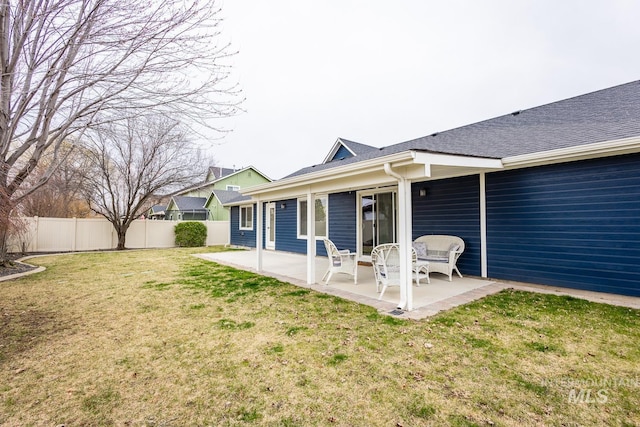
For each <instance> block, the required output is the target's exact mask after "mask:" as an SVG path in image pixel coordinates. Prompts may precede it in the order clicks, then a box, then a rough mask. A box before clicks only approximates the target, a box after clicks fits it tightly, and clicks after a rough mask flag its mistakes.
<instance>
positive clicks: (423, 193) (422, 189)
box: [419, 188, 427, 197]
mask: <svg viewBox="0 0 640 427" xmlns="http://www.w3.org/2000/svg"><path fill="white" fill-rule="evenodd" d="M419 194H420V197H425V196H426V195H427V189H426V188H421V189H420V193H419Z"/></svg>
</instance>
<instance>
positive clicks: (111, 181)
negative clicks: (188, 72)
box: [85, 117, 204, 249]
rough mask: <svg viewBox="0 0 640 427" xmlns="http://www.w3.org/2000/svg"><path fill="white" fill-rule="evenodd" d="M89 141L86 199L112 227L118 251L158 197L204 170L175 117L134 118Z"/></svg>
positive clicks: (91, 136)
mask: <svg viewBox="0 0 640 427" xmlns="http://www.w3.org/2000/svg"><path fill="white" fill-rule="evenodd" d="M87 139H88V140H89V142H88V150H87V151H88V152H89V153H90V155H89V156H90V157H89V158H90V164H91V167H90V168H88V169H87V176H86V177H85V180H86V183H87V196H88V198H89V200H90V202H91V208H92V209H93V210H94V211H95V212H96V213H98V214H100V215H102V216H104V217H105V218H107V219H108V220H109V222H111V224H113V227H114V228H115V230H116V232H117V234H118V246H117V248H118V249H124V248H125V237H126V234H127V230H128V229H129V226H130V225H131V223H132V222H133V220H134V219H136V218H138V217H139V216H140V215H141V214H142V213H143V211H144V210H145V209H146V208H147V207H148V201H149V200H150V199H151V198H152V197H153V196H154V194H157V193H160V192H163V191H164V192H167V191H171V190H176V189H178V188H180V187H184V186H186V185H190V184H193V183H194V182H195V181H197V180H198V179H199V178H200V175H201V173H202V170H203V168H204V163H203V162H202V161H201V159H200V156H199V152H198V150H197V148H196V147H195V146H193V145H190V144H189V141H188V140H187V138H186V136H185V132H184V130H183V129H181V128H180V126H179V124H178V122H177V121H175V120H173V119H168V118H162V117H138V118H130V119H127V120H125V121H122V122H115V123H111V124H109V125H105V126H103V127H102V129H100V130H99V131H98V132H91V133H88V134H87ZM190 147H192V148H190Z"/></svg>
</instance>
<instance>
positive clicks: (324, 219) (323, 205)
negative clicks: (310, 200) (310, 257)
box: [298, 195, 329, 239]
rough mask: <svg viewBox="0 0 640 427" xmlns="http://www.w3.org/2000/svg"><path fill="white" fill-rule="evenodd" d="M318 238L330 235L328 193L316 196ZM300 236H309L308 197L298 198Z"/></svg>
mask: <svg viewBox="0 0 640 427" xmlns="http://www.w3.org/2000/svg"><path fill="white" fill-rule="evenodd" d="M315 205H316V210H315V214H316V223H315V226H316V230H315V232H316V239H322V238H324V237H327V236H328V235H329V221H328V217H329V208H328V198H327V196H326V195H323V196H316V199H315ZM298 238H299V239H306V238H307V199H306V198H304V199H298Z"/></svg>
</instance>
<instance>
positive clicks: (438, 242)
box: [414, 234, 464, 282]
mask: <svg viewBox="0 0 640 427" xmlns="http://www.w3.org/2000/svg"><path fill="white" fill-rule="evenodd" d="M414 243H424V244H425V245H426V248H425V250H426V256H425V257H418V260H423V261H428V262H429V271H430V272H431V273H442V274H446V275H447V276H448V278H449V281H450V282H451V276H452V275H453V272H454V271H455V272H456V273H457V274H458V276H460V277H462V274H460V270H458V266H457V265H456V262H457V261H458V258H459V257H460V255H461V254H462V252H464V240H462V239H461V238H460V237H458V236H446V235H438V234H433V235H425V236H420V237H418V238H417V239H416V240H414Z"/></svg>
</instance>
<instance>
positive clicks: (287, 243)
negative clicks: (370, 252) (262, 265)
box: [276, 192, 356, 256]
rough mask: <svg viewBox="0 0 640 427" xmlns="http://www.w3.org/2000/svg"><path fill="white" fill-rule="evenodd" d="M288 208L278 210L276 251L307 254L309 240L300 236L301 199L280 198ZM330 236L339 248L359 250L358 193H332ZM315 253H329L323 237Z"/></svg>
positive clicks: (280, 202)
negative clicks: (299, 205)
mask: <svg viewBox="0 0 640 427" xmlns="http://www.w3.org/2000/svg"><path fill="white" fill-rule="evenodd" d="M282 203H284V204H285V205H286V208H285V209H280V208H278V209H277V212H276V250H279V251H286V252H295V253H301V254H306V253H307V240H306V239H298V222H297V221H298V201H297V199H289V200H281V201H278V202H277V206H278V207H279V206H280V205H281V204H282ZM328 204H329V238H331V239H332V240H333V241H334V243H335V244H336V246H338V247H339V248H340V249H351V250H355V249H356V217H355V214H356V194H355V192H347V193H338V194H330V195H329V200H328ZM316 254H317V255H320V256H326V255H327V252H326V250H325V248H324V243H322V240H317V241H316Z"/></svg>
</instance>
